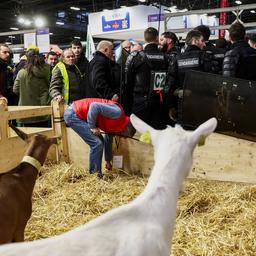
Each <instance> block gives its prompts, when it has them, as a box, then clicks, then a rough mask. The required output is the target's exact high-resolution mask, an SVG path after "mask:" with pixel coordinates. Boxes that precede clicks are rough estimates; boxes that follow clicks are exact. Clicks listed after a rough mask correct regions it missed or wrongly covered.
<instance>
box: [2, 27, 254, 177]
mask: <svg viewBox="0 0 256 256" xmlns="http://www.w3.org/2000/svg"><path fill="white" fill-rule="evenodd" d="M229 38H230V40H229V41H226V40H225V39H218V40H216V42H215V44H212V43H211V42H210V41H209V39H210V29H209V27H207V26H205V25H200V26H198V27H196V28H194V29H193V30H191V31H189V32H188V33H187V36H186V39H185V45H181V44H180V43H179V40H178V38H177V36H176V35H175V33H173V32H164V33H162V34H161V35H160V36H159V33H158V31H157V30H156V29H155V28H153V27H149V28H147V29H146V30H145V31H144V39H145V44H144V45H143V46H142V44H139V43H136V44H135V43H132V42H130V41H128V40H125V41H124V42H122V44H121V47H122V50H121V52H122V54H121V55H120V56H119V57H118V58H115V56H114V53H113V52H114V51H113V47H114V45H113V43H112V42H111V41H108V40H102V41H100V42H99V43H98V44H97V49H96V52H95V54H94V57H93V59H92V60H91V61H90V62H88V60H87V59H86V57H85V54H84V51H83V48H82V44H81V42H80V41H79V40H74V41H72V42H71V44H70V48H67V49H64V50H63V51H62V53H61V56H58V54H57V53H56V52H54V51H50V52H49V53H48V54H46V56H44V55H41V54H40V53H39V49H38V48H31V49H27V50H26V52H25V53H23V54H22V55H21V58H20V62H19V63H18V64H17V65H16V66H15V68H11V67H10V65H9V64H10V58H11V50H10V48H9V47H8V46H7V45H4V44H2V45H0V98H1V99H5V100H6V101H8V104H9V105H20V106H26V105H36V106H43V105H49V104H50V102H51V100H56V101H58V102H65V103H66V104H67V105H68V108H67V110H66V112H65V121H66V123H67V125H69V126H70V127H71V128H72V129H74V130H75V131H76V132H77V133H78V134H79V135H80V136H81V137H82V138H83V139H84V140H85V141H86V142H87V143H88V144H89V145H90V147H91V153H90V168H89V170H90V172H91V173H93V172H98V173H99V175H101V174H102V172H101V167H99V161H101V158H102V152H103V148H104V145H108V144H109V143H111V140H112V137H111V136H109V137H107V138H103V137H102V136H101V134H100V133H99V129H101V130H103V131H105V132H107V133H117V132H124V131H125V130H126V128H127V127H129V125H128V124H129V121H127V120H128V119H127V118H128V117H129V115H130V114H131V113H135V114H136V115H137V116H138V117H140V118H141V119H142V120H144V121H145V122H147V123H148V124H149V125H151V126H152V127H154V128H156V129H164V128H165V127H166V125H174V124H175V123H176V122H181V115H180V112H181V111H180V109H181V106H182V96H181V93H180V92H182V87H183V82H184V79H185V75H186V73H187V71H189V70H197V71H201V72H208V73H214V74H220V75H223V76H225V77H228V76H230V77H237V78H242V79H250V80H254V81H256V72H255V71H254V67H255V64H256V35H255V34H249V35H246V31H245V28H244V26H243V25H242V24H241V23H234V24H232V25H231V27H230V29H229ZM116 57H117V56H116ZM88 99H90V100H89V101H88ZM93 103H95V104H93ZM83 108H85V109H83ZM90 108H92V109H90ZM83 112H85V113H86V114H84V113H83ZM98 117H100V118H102V119H99V118H98ZM99 120H100V121H99ZM113 120H114V121H115V122H113ZM17 122H18V125H20V126H39V127H47V126H49V117H47V116H46V117H35V118H29V119H21V120H17ZM123 122H124V123H123ZM113 127H114V128H113ZM129 131H130V132H129V135H132V134H133V133H134V131H132V130H131V129H129ZM106 141H108V142H107V143H106ZM106 152H109V149H106ZM99 159H100V160H99ZM110 162H111V154H109V153H107V154H106V166H107V168H108V169H111V163H110Z"/></svg>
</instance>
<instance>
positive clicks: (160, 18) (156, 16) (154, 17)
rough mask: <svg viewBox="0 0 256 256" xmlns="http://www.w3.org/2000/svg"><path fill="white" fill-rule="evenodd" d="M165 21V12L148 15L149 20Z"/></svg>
mask: <svg viewBox="0 0 256 256" xmlns="http://www.w3.org/2000/svg"><path fill="white" fill-rule="evenodd" d="M154 21H164V13H162V14H150V15H148V22H154Z"/></svg>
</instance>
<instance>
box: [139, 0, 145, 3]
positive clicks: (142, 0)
mask: <svg viewBox="0 0 256 256" xmlns="http://www.w3.org/2000/svg"><path fill="white" fill-rule="evenodd" d="M146 1H147V0H139V2H141V3H145V2H146Z"/></svg>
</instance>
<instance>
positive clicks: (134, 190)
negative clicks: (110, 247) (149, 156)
mask: <svg viewBox="0 0 256 256" xmlns="http://www.w3.org/2000/svg"><path fill="white" fill-rule="evenodd" d="M146 182H147V178H146V177H140V176H135V175H130V174H128V173H124V172H122V171H118V170H115V171H113V172H111V174H108V175H105V177H104V179H103V180H99V179H98V178H97V177H96V175H89V174H88V172H86V171H85V170H83V169H82V168H77V167H75V166H73V165H68V164H65V163H61V164H59V165H53V164H50V163H48V164H47V165H46V166H45V167H43V169H42V176H41V177H39V178H38V180H37V183H36V186H35V190H34V196H33V213H32V217H31V219H30V220H29V222H28V225H27V228H26V233H25V237H26V240H34V239H39V238H45V237H49V236H53V235H57V234H61V233H63V232H65V231H68V230H71V229H73V228H74V227H77V226H79V225H81V224H84V223H86V222H88V221H89V220H91V219H93V218H95V217H97V216H99V215H101V214H102V213H104V212H106V211H108V210H109V209H111V208H114V207H117V206H119V205H122V204H125V203H127V202H129V201H131V200H132V199H134V198H135V197H136V196H137V195H139V194H140V193H141V191H142V190H143V188H144V187H145V185H146ZM172 255H173V256H182V255H191V256H192V255H193V256H197V255H207V256H208V255H209V256H210V255H225V256H228V255H230V256H231V255H232V256H234V255H237V256H238V255H239V256H241V255H256V186H255V185H248V184H234V183H224V182H212V181H211V182H210V181H204V180H187V181H186V186H185V189H184V192H183V193H182V194H181V195H180V197H179V201H178V208H177V220H176V228H175V232H174V237H173V242H172ZM131 256H132V255H131Z"/></svg>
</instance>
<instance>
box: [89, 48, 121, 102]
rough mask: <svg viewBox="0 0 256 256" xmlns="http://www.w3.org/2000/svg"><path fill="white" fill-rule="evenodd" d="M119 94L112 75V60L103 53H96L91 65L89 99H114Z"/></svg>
mask: <svg viewBox="0 0 256 256" xmlns="http://www.w3.org/2000/svg"><path fill="white" fill-rule="evenodd" d="M114 94H118V88H115V83H114V82H113V74H112V63H111V60H110V59H109V58H108V57H107V56H105V55H104V54H103V53H101V52H99V51H96V52H95V54H94V57H93V59H92V60H91V61H90V63H89V91H88V95H87V97H89V98H103V99H112V97H113V96H114Z"/></svg>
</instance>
